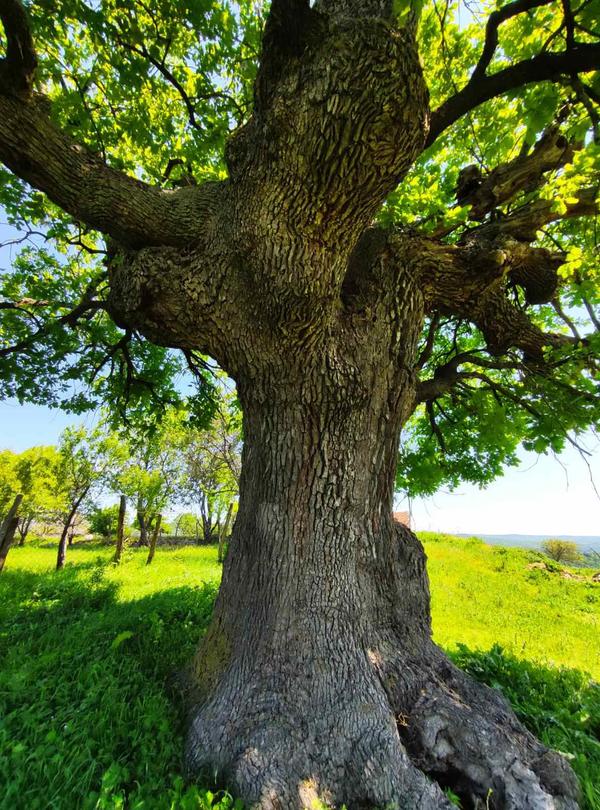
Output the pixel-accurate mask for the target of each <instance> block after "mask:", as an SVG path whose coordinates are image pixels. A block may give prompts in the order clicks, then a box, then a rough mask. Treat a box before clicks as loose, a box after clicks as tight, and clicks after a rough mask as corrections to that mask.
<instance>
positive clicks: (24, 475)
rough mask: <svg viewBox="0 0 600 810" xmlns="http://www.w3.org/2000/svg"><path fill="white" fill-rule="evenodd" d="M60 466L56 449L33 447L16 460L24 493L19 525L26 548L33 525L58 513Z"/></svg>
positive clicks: (20, 535)
mask: <svg viewBox="0 0 600 810" xmlns="http://www.w3.org/2000/svg"><path fill="white" fill-rule="evenodd" d="M58 462H59V456H58V452H57V450H56V448H55V447H31V448H29V449H28V450H25V451H24V452H23V453H20V454H19V455H18V456H16V458H15V475H16V478H17V481H18V485H19V490H20V492H22V493H23V502H22V504H21V508H20V509H19V521H18V524H17V532H18V534H19V545H20V546H22V545H24V544H25V538H26V537H27V534H28V533H29V529H30V528H31V525H32V523H33V522H34V521H38V520H41V519H43V518H44V517H45V516H47V515H51V514H53V513H54V512H56V509H57V506H58V503H57V498H59V497H60V496H59V495H58V494H57V493H58V491H59V489H60V488H59V484H58V481H57V477H56V476H57V470H58Z"/></svg>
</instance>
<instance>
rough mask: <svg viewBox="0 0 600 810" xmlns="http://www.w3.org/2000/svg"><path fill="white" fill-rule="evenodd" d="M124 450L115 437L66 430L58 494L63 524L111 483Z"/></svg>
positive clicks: (62, 438)
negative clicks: (121, 452)
mask: <svg viewBox="0 0 600 810" xmlns="http://www.w3.org/2000/svg"><path fill="white" fill-rule="evenodd" d="M119 452H120V447H119V443H118V440H117V439H116V437H115V436H113V435H110V434H106V433H102V432H101V431H100V430H94V431H92V432H88V431H86V429H85V428H83V427H76V428H66V429H65V430H64V431H63V432H62V434H61V436H60V442H59V446H58V453H59V461H58V474H57V477H58V483H59V489H58V494H59V497H60V499H61V509H60V515H61V518H62V520H63V521H67V520H69V516H70V515H72V514H73V513H74V512H75V511H76V510H78V509H79V508H80V507H81V505H82V504H83V502H84V499H86V498H89V497H91V495H92V494H93V493H94V492H95V491H96V490H98V489H100V488H101V487H102V486H104V485H105V484H106V483H107V481H108V476H109V472H110V471H111V470H112V468H113V465H114V463H115V459H117V458H118V455H119Z"/></svg>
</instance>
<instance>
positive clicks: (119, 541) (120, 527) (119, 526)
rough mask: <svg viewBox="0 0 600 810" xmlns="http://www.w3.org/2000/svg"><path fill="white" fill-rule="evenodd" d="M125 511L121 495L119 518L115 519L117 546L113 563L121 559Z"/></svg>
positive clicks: (123, 499)
mask: <svg viewBox="0 0 600 810" xmlns="http://www.w3.org/2000/svg"><path fill="white" fill-rule="evenodd" d="M125 509H126V500H125V495H121V500H120V502H119V517H118V519H117V545H116V548H115V557H114V561H115V563H120V562H121V557H122V555H123V539H124V537H125V531H124V527H125Z"/></svg>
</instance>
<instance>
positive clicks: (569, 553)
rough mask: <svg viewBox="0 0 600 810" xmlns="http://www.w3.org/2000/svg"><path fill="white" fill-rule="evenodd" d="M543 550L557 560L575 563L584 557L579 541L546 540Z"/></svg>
mask: <svg viewBox="0 0 600 810" xmlns="http://www.w3.org/2000/svg"><path fill="white" fill-rule="evenodd" d="M542 551H543V552H544V554H547V555H548V557H550V558H551V559H553V560H555V562H562V563H574V562H581V560H582V559H583V557H582V555H581V553H580V551H579V547H578V545H577V543H573V542H571V541H570V540H544V542H543V543H542Z"/></svg>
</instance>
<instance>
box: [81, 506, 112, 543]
mask: <svg viewBox="0 0 600 810" xmlns="http://www.w3.org/2000/svg"><path fill="white" fill-rule="evenodd" d="M87 519H88V521H89V524H90V531H91V532H92V533H93V534H99V535H100V537H105V538H108V537H113V536H114V535H115V534H116V532H117V523H118V520H119V505H118V504H112V505H111V506H104V507H99V506H93V507H92V509H91V511H90V512H88V514H87Z"/></svg>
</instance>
